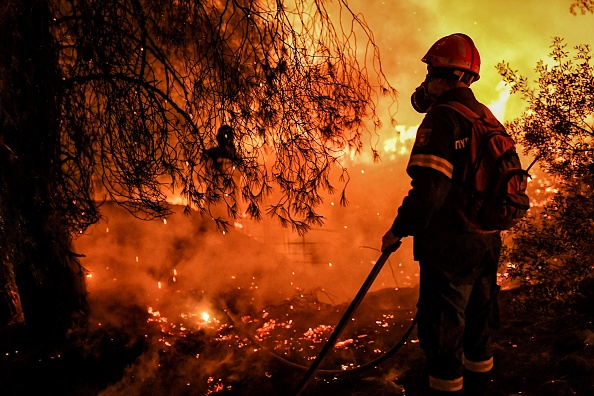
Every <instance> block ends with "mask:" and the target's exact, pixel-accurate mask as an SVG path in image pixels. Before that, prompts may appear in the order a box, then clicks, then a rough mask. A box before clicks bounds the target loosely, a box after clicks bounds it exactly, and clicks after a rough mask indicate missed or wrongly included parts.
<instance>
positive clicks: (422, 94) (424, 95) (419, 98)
mask: <svg viewBox="0 0 594 396" xmlns="http://www.w3.org/2000/svg"><path fill="white" fill-rule="evenodd" d="M410 103H411V104H412V107H413V109H415V110H416V111H417V112H419V113H426V112H427V111H428V110H429V107H431V105H432V104H433V100H432V99H431V97H430V96H429V93H428V92H427V80H425V81H423V82H422V83H421V85H419V86H418V87H417V88H416V89H415V92H413V94H412V95H411V97H410Z"/></svg>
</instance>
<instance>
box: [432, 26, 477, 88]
mask: <svg viewBox="0 0 594 396" xmlns="http://www.w3.org/2000/svg"><path fill="white" fill-rule="evenodd" d="M421 60H422V61H423V62H425V63H427V64H428V65H431V66H433V67H444V68H451V69H458V70H464V71H466V72H470V73H472V74H473V75H474V76H475V78H474V81H476V80H478V79H479V78H480V70H481V57H480V55H479V52H478V50H477V49H476V46H475V45H474V42H473V41H472V39H471V38H470V37H468V36H467V35H465V34H462V33H455V34H452V35H449V36H445V37H442V38H440V39H439V40H437V42H436V43H435V44H433V45H432V46H431V48H429V51H427V54H426V55H425V56H424V57H423V59H421Z"/></svg>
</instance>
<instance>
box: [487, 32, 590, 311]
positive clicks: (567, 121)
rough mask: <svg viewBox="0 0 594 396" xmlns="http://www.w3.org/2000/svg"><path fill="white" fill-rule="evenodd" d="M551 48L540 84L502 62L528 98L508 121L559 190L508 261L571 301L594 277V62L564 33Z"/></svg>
mask: <svg viewBox="0 0 594 396" xmlns="http://www.w3.org/2000/svg"><path fill="white" fill-rule="evenodd" d="M551 48H552V51H551V53H550V57H551V59H552V60H553V64H552V66H549V65H547V64H545V63H544V62H543V61H540V62H539V63H538V64H537V66H536V72H537V75H538V78H537V81H536V84H531V83H529V81H528V79H527V78H526V77H523V76H521V75H520V74H519V73H518V72H517V71H515V70H512V69H511V68H510V66H509V65H508V64H505V63H501V64H499V65H498V68H499V72H500V74H501V75H502V76H503V79H504V81H506V82H507V83H508V84H510V85H511V90H512V92H513V93H519V94H521V95H522V97H523V98H524V100H525V101H526V103H527V108H526V110H525V112H524V114H523V115H522V116H521V117H520V118H518V119H516V120H515V121H513V122H512V123H510V124H509V125H508V127H509V129H510V131H511V132H512V134H513V135H514V137H516V139H517V141H518V142H519V143H520V144H521V145H523V146H524V148H525V149H526V150H527V151H528V152H529V153H530V154H532V155H533V156H534V157H535V158H536V159H537V160H538V164H539V166H540V168H541V169H542V170H543V171H544V172H546V173H545V175H546V177H549V178H550V179H551V180H554V183H556V188H557V190H558V193H556V194H554V195H553V197H552V198H551V199H550V201H549V202H548V203H547V204H545V205H544V207H543V208H542V211H539V208H538V207H533V208H532V210H531V212H532V213H531V217H530V219H528V221H526V222H525V223H524V224H522V225H521V226H520V227H518V229H516V230H515V233H514V235H513V244H512V248H511V250H510V251H509V252H508V255H507V260H508V261H509V262H511V263H512V265H513V267H511V268H509V273H510V274H511V275H512V276H513V277H514V278H517V279H519V280H520V281H521V282H522V283H526V284H536V285H538V286H537V287H536V288H533V289H531V290H533V291H534V292H536V293H538V294H539V295H540V296H541V297H542V296H545V297H548V298H550V299H551V300H552V301H555V300H557V301H563V302H571V301H572V300H573V299H574V298H575V297H576V296H578V295H579V294H580V292H581V290H580V288H581V287H582V286H583V285H584V282H585V281H586V280H588V279H591V278H592V277H593V276H594V203H593V198H594V196H593V192H594V190H593V188H592V186H593V184H592V183H593V182H594V123H593V117H594V66H593V65H592V63H591V60H592V59H591V53H590V48H589V46H587V45H578V46H576V47H575V48H574V50H575V55H573V56H570V52H569V51H568V50H566V44H565V43H564V40H563V39H561V38H555V39H554V40H553V44H552V46H551ZM535 85H536V86H535Z"/></svg>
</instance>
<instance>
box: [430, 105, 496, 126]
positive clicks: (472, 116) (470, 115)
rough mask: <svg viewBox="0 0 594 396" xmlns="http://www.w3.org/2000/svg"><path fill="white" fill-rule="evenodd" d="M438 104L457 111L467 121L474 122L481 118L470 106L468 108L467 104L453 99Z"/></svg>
mask: <svg viewBox="0 0 594 396" xmlns="http://www.w3.org/2000/svg"><path fill="white" fill-rule="evenodd" d="M438 106H444V107H449V108H451V109H454V110H456V111H457V112H458V113H460V114H462V115H463V116H464V117H465V118H467V119H468V120H469V121H471V122H474V121H476V120H478V119H480V118H482V117H481V116H479V115H478V114H476V113H475V112H474V111H472V110H470V108H468V106H465V105H463V104H462V103H460V102H454V101H449V102H447V103H442V104H440V105H438ZM483 107H485V109H486V110H485V111H486V112H487V115H490V113H491V112H490V111H489V110H488V109H487V108H486V106H483Z"/></svg>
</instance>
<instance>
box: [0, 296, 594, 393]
mask: <svg viewBox="0 0 594 396" xmlns="http://www.w3.org/2000/svg"><path fill="white" fill-rule="evenodd" d="M416 292H417V291H416V290H414V289H409V290H400V291H397V292H396V291H394V290H387V289H386V290H381V291H378V292H374V293H370V294H369V295H368V296H367V298H366V299H365V301H364V302H363V304H362V305H361V307H360V308H359V310H358V311H357V315H356V316H355V320H354V321H353V324H352V325H349V326H348V327H347V329H345V332H344V335H343V337H341V342H342V343H341V344H340V347H339V348H337V349H335V351H333V352H332V354H329V355H328V357H327V359H325V360H324V362H323V363H322V365H321V369H323V370H326V371H322V372H320V373H319V375H317V376H316V377H315V378H314V379H312V380H311V381H309V383H308V385H307V387H306V388H305V390H304V391H303V392H302V395H303V396H308V395H311V396H313V395H404V394H406V395H409V396H410V395H412V396H415V395H425V391H424V389H425V373H424V372H423V367H424V364H423V361H424V359H423V355H422V352H421V350H420V348H419V344H418V342H416V341H417V340H416V331H415V330H413V331H412V333H411V334H410V336H409V337H408V339H407V342H406V343H405V344H404V345H403V346H402V347H401V348H400V349H399V350H398V351H397V352H396V353H395V354H394V355H393V356H391V357H390V358H389V359H387V360H386V361H384V362H382V363H381V364H379V365H377V367H372V368H368V369H365V370H362V371H360V370H359V371H357V370H354V371H353V370H350V369H349V371H347V372H346V373H345V372H342V371H337V372H335V371H334V370H335V369H337V368H339V367H340V366H341V365H345V366H347V367H349V366H350V367H353V366H355V367H356V366H361V365H365V364H367V363H370V362H373V360H374V359H376V358H378V357H380V356H382V355H383V354H384V353H385V351H386V350H388V349H390V347H391V346H393V345H394V344H395V343H396V341H397V340H398V339H399V338H400V337H402V335H403V334H404V332H405V330H406V329H407V328H408V326H410V323H411V319H412V317H413V316H414V308H412V309H411V307H406V306H405V305H403V304H405V302H406V301H411V297H412V298H414V295H415V293H416ZM592 294H593V295H594V293H592ZM245 297H246V296H245V295H237V296H225V302H224V304H222V306H221V307H220V308H221V310H223V309H226V310H227V311H228V313H229V315H227V316H226V317H225V316H224V315H223V318H225V319H224V320H221V322H220V323H216V326H211V327H210V328H209V327H205V328H201V329H195V330H192V331H190V330H187V329H183V328H180V327H179V326H173V325H171V324H168V323H164V322H163V321H158V320H154V315H148V314H147V312H146V309H145V308H143V307H127V306H125V305H122V304H121V302H112V303H110V305H109V307H108V308H109V311H110V313H111V314H112V315H113V316H115V317H119V318H121V321H120V323H119V325H118V326H115V325H108V324H105V323H103V324H101V325H99V324H98V323H95V324H93V325H88V326H87V327H85V328H81V329H76V330H75V331H73V332H72V333H71V334H70V335H69V340H68V342H67V343H65V344H64V345H62V346H61V347H59V348H54V349H48V348H47V347H46V346H45V345H44V344H43V342H39V343H36V342H34V341H32V340H31V337H27V335H26V334H24V333H22V332H18V331H13V332H12V333H10V334H9V333H7V332H4V333H3V337H2V342H1V345H0V346H1V348H2V350H1V351H0V352H1V356H0V381H1V382H0V395H33V394H39V395H73V396H87V395H99V394H100V395H126V396H131V395H283V396H284V395H291V394H292V393H293V390H294V389H295V387H296V385H297V384H298V383H299V381H300V380H301V378H302V377H303V375H304V373H305V367H307V366H308V365H309V364H310V363H311V361H312V359H313V357H314V356H315V354H316V353H317V351H319V349H320V348H321V345H322V344H323V341H324V340H325V339H326V338H327V337H328V336H329V334H330V332H331V330H332V328H331V326H328V325H322V324H323V323H326V324H336V323H337V322H338V320H339V318H340V316H341V314H342V312H343V311H344V309H345V306H344V305H341V306H333V305H330V304H324V303H321V302H320V301H319V300H318V299H317V298H316V295H315V293H311V294H308V295H300V296H296V297H295V298H294V299H292V300H288V301H285V302H283V303H281V304H278V305H276V306H268V307H267V308H266V309H265V310H264V311H265V313H263V312H264V311H262V310H255V309H254V310H253V311H251V312H250V311H249V310H247V311H246V308H245V306H243V307H242V301H244V300H245ZM500 307H501V317H502V324H501V326H500V328H499V329H498V330H497V331H496V332H495V334H494V340H493V341H494V350H495V364H496V366H495V370H494V380H493V384H492V385H493V387H492V391H491V393H490V395H492V396H500V395H506V396H507V395H529V396H530V395H538V396H541V395H551V396H552V395H555V396H563V395H592V394H594V324H593V319H594V318H593V312H594V297H593V296H592V295H591V296H588V297H585V298H583V299H582V300H580V301H578V303H577V304H575V305H574V306H572V307H571V308H568V307H563V308H560V307H556V308H554V309H552V308H547V309H544V308H543V304H538V303H532V302H530V300H527V299H526V298H525V297H523V294H522V291H521V290H513V291H505V292H502V293H501V298H500ZM221 312H223V311H221ZM304 334H305V336H304Z"/></svg>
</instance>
